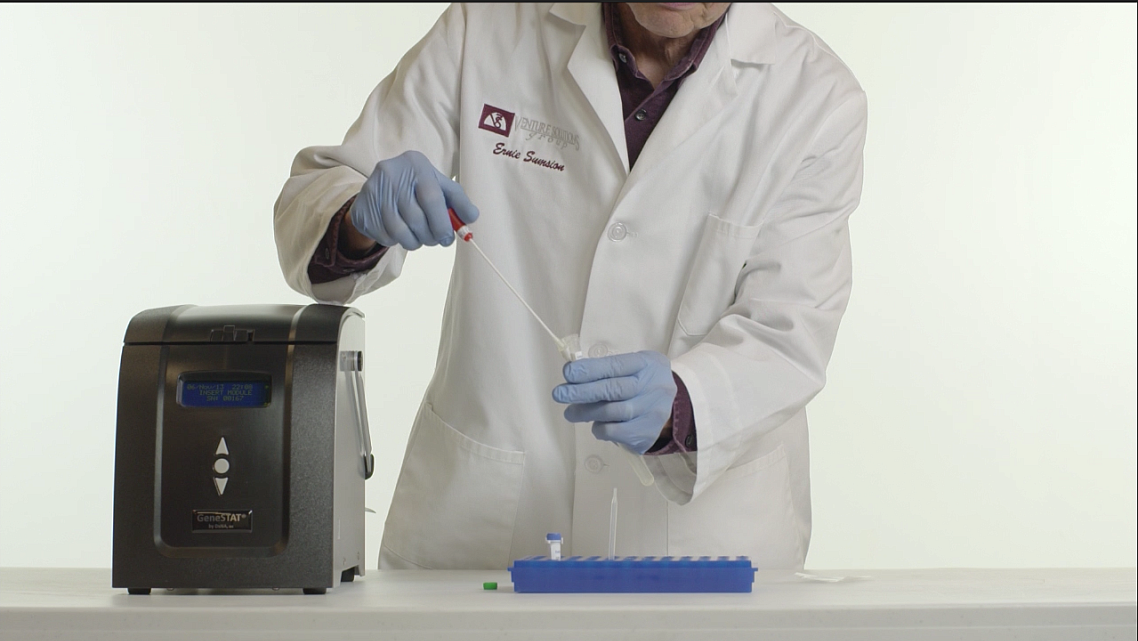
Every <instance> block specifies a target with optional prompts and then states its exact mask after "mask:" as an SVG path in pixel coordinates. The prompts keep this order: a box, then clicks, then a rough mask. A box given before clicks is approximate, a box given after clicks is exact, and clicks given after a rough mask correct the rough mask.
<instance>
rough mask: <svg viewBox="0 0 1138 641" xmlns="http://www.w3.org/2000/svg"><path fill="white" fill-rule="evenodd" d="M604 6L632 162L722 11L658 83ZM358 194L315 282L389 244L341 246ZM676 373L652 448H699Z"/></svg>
mask: <svg viewBox="0 0 1138 641" xmlns="http://www.w3.org/2000/svg"><path fill="white" fill-rule="evenodd" d="M601 7H602V9H601V12H602V14H603V15H604V22H605V35H606V37H607V38H608V43H609V52H610V54H611V55H612V60H613V66H614V68H615V69H616V79H617V86H618V87H619V89H620V101H621V105H622V107H623V112H624V139H625V143H626V144H627V145H628V165H629V167H632V166H633V165H635V164H636V159H637V158H639V157H640V152H641V151H642V150H643V149H644V145H645V143H647V142H648V137H649V136H650V135H652V131H653V130H654V129H655V128H656V125H657V124H658V123H659V122H660V119H661V118H662V117H663V116H664V111H665V110H667V108H668V105H669V104H671V102H672V99H673V98H675V97H676V93H677V92H678V91H679V90H680V84H681V83H683V81H684V79H685V78H687V76H689V75H691V74H692V73H693V72H694V71H695V70H696V69H698V68H699V63H700V62H702V61H703V57H704V56H705V55H706V54H707V50H708V48H709V47H710V46H711V39H712V38H714V37H715V33H716V32H717V31H718V30H719V27H720V25H722V24H723V20H724V17H723V16H721V17H720V18H719V19H718V20H716V21H715V22H714V23H712V24H711V25H709V26H707V27H705V28H704V29H703V30H701V31H700V32H699V34H698V35H697V36H696V38H695V40H693V41H692V44H691V49H689V50H688V53H687V54H686V55H685V56H684V57H683V58H682V59H681V60H680V61H679V62H678V63H676V65H675V66H674V67H672V70H671V71H669V72H668V73H667V74H665V75H664V79H663V80H662V81H661V82H660V84H659V85H657V86H655V87H653V86H652V83H651V81H649V80H648V78H646V77H645V76H644V74H642V73H641V72H640V70H639V68H637V66H636V57H635V56H633V55H632V51H630V50H629V49H628V47H626V46H624V33H623V30H622V27H621V24H620V10H619V8H618V7H617V6H616V3H610V2H605V3H602V4H601ZM725 15H726V14H724V16H725ZM354 200H355V197H352V198H351V199H349V200H348V202H346V203H344V206H343V207H341V208H340V210H339V211H337V212H336V214H335V215H334V216H332V220H331V222H330V223H329V224H328V230H327V231H326V232H324V237H323V238H322V239H321V240H320V244H319V245H318V246H317V247H316V251H315V252H314V253H313V255H312V260H311V261H310V262H309V263H308V277H309V279H310V280H311V281H312V282H313V283H314V284H319V283H327V282H331V281H334V280H336V279H338V278H343V277H344V276H347V275H349V274H353V273H356V272H361V271H366V270H369V269H371V268H372V267H375V265H376V263H378V262H379V259H380V258H382V257H383V254H384V253H385V252H386V251H387V248H386V247H381V246H378V245H377V246H376V247H375V248H374V249H373V250H372V251H371V252H369V253H368V254H366V255H364V256H362V257H350V256H347V255H346V254H344V253H343V252H341V251H340V247H339V237H340V224H341V222H342V221H343V219H344V216H346V215H347V214H348V210H350V209H351V207H352V202H353V201H354ZM672 378H673V379H675V382H676V398H675V400H673V401H672V437H671V439H664V438H661V439H660V440H658V441H656V443H655V444H654V445H653V446H652V447H651V448H650V449H649V450H648V453H649V454H671V453H673V452H693V451H695V450H696V449H697V441H696V432H695V416H694V413H693V411H692V405H691V396H690V395H689V394H688V389H687V386H685V385H684V382H683V381H682V380H680V377H679V376H676V374H675V372H673V373H672Z"/></svg>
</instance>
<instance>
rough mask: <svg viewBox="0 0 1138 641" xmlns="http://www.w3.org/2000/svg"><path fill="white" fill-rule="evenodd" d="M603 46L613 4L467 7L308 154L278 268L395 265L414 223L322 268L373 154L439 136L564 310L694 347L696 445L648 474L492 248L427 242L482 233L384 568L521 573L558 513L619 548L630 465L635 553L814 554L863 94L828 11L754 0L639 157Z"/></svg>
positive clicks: (503, 241)
mask: <svg viewBox="0 0 1138 641" xmlns="http://www.w3.org/2000/svg"><path fill="white" fill-rule="evenodd" d="M606 49H607V45H606V39H605V35H604V27H603V21H602V18H601V10H600V8H599V7H598V6H597V5H596V4H576V5H574V4H570V5H563V4H558V5H548V4H541V5H530V4H523V5H516V6H515V5H455V6H452V7H450V8H449V9H448V10H447V11H446V12H445V13H444V14H443V16H442V17H441V18H440V19H439V21H438V23H437V24H436V25H435V26H434V28H433V29H432V30H431V31H430V33H428V34H427V36H426V37H425V38H423V40H422V41H421V42H419V44H417V45H416V46H415V47H414V48H413V49H412V50H411V51H409V52H408V53H407V54H406V56H404V58H403V60H402V61H401V62H400V63H399V65H398V67H397V68H396V69H395V71H394V72H393V73H392V74H391V75H389V76H388V77H387V78H385V79H384V80H383V81H382V82H381V83H380V85H379V86H378V87H377V88H376V89H375V91H374V92H373V93H372V94H371V96H370V97H369V98H368V101H367V104H366V105H365V106H364V110H363V113H362V114H361V115H360V117H359V119H358V120H357V121H356V122H355V124H354V125H353V126H352V127H351V129H350V130H349V131H348V133H347V136H346V137H345V139H344V142H343V144H342V145H339V146H334V147H313V148H309V149H305V150H303V151H301V152H300V154H299V155H298V156H297V158H296V161H295V163H294V165H293V169H292V177H291V178H289V180H288V182H287V183H286V184H285V186H284V190H283V192H282V193H281V196H280V199H279V201H278V202H277V204H276V210H275V227H276V238H277V246H278V250H279V255H280V262H281V267H282V269H283V270H284V273H285V275H286V277H287V280H288V282H289V284H290V285H291V286H292V287H294V288H295V289H297V290H298V291H300V292H302V293H304V294H307V295H309V296H312V297H313V298H315V299H317V300H320V301H325V302H336V303H348V302H351V301H353V300H355V299H356V298H357V297H359V296H360V295H362V294H365V293H368V292H370V291H372V290H375V289H377V288H379V287H382V286H383V285H385V284H387V283H389V282H391V280H392V279H394V278H395V277H397V276H398V275H399V272H400V270H401V268H402V265H403V261H404V258H405V256H406V253H405V251H404V250H402V249H401V248H398V247H395V248H392V249H390V250H388V252H387V254H386V255H385V256H384V258H383V259H382V260H381V261H380V262H379V264H378V265H377V266H376V267H375V268H374V269H372V270H370V271H368V272H366V273H362V274H357V275H355V276H353V277H347V278H343V279H340V280H338V281H336V282H333V283H327V284H323V285H316V286H313V285H312V284H311V282H310V281H309V280H308V278H307V276H306V266H307V264H308V262H309V259H310V257H311V256H312V254H313V252H314V250H315V248H316V245H317V243H318V241H319V240H320V238H321V237H322V235H323V234H324V231H325V229H326V227H327V225H328V222H329V219H330V218H331V216H332V215H333V214H334V213H335V212H336V211H337V210H338V209H339V208H340V207H341V205H342V204H343V203H344V202H345V201H347V200H348V198H350V197H351V196H352V195H354V194H355V193H357V192H358V191H359V189H360V187H361V185H362V184H363V183H364V180H365V178H366V177H367V176H368V175H369V174H370V173H371V171H372V169H373V167H374V166H375V164H376V163H377V162H378V161H380V160H382V159H385V158H389V157H392V156H396V155H398V154H400V153H402V152H404V151H407V150H410V149H414V150H418V151H421V152H422V153H424V154H425V155H426V156H427V157H428V158H429V159H430V160H431V162H432V163H434V165H435V166H436V167H438V168H439V169H440V171H442V172H444V173H446V174H447V175H453V176H457V179H458V181H459V182H460V183H461V184H462V186H463V187H464V189H465V190H466V192H467V193H468V194H469V195H470V198H471V199H472V200H473V202H474V203H475V204H476V205H478V207H479V208H480V210H481V212H482V216H481V218H479V220H478V222H477V223H475V224H474V225H473V226H472V229H473V231H474V233H475V235H476V236H477V240H478V242H479V244H480V245H481V246H482V247H483V249H484V250H485V251H486V253H487V254H489V255H491V256H492V257H493V258H494V260H495V262H496V264H497V265H498V266H499V268H500V269H501V270H502V271H503V272H504V274H505V275H506V277H507V278H509V279H510V280H511V282H512V283H513V284H514V285H515V286H516V287H517V288H518V289H519V290H520V291H521V293H522V295H523V296H524V297H525V298H526V299H527V300H528V301H530V303H531V304H532V305H533V307H534V308H535V309H536V311H537V312H538V314H540V315H541V316H542V317H543V318H544V319H547V320H548V322H549V323H550V324H551V325H552V329H553V331H554V332H556V333H557V334H559V335H567V334H571V333H579V334H580V336H581V342H582V346H583V349H584V351H585V352H586V353H587V354H588V355H590V356H598V355H603V354H611V353H617V352H632V351H637V350H657V351H660V352H663V353H665V354H667V355H668V356H669V357H670V358H671V359H672V367H673V370H674V371H675V372H676V373H677V374H678V375H679V376H680V378H681V379H682V380H683V381H684V383H685V384H686V385H687V389H688V391H689V393H690V395H691V401H692V408H693V409H694V412H695V421H696V426H697V433H698V453H697V454H695V455H680V454H676V455H667V456H648V457H645V459H646V460H647V462H648V464H649V467H650V469H651V470H652V472H653V474H654V476H655V480H656V483H655V485H654V486H651V487H644V486H642V485H641V484H640V483H639V482H638V480H637V478H636V476H635V475H634V473H633V471H632V469H631V467H630V466H629V465H628V464H627V462H626V461H625V460H624V459H623V458H622V456H621V455H620V452H618V451H617V450H616V448H615V446H614V445H613V444H611V443H606V442H602V441H598V440H596V439H595V438H594V437H593V436H592V434H591V432H590V430H589V426H588V425H573V424H570V423H568V422H566V421H565V420H564V418H563V417H562V411H563V409H564V406H562V405H559V404H557V403H555V402H554V401H553V400H552V399H551V396H550V393H551V390H552V389H553V387H554V386H555V385H557V384H558V383H560V382H562V381H563V379H562V377H561V366H562V364H563V362H562V360H561V358H560V356H559V354H558V352H557V349H556V348H555V347H554V345H553V344H552V342H551V341H550V339H549V337H548V336H547V335H546V334H544V332H543V331H542V329H541V328H540V326H539V325H538V324H537V323H536V322H534V320H533V319H532V318H531V317H530V316H529V315H528V314H527V312H526V311H525V309H524V308H523V307H522V306H521V305H520V304H519V303H518V302H517V300H515V299H514V298H513V297H512V295H511V294H510V292H509V291H508V290H507V289H506V287H505V286H504V285H503V284H502V283H501V282H500V281H499V280H498V279H497V278H496V277H495V276H494V274H493V273H492V272H491V270H490V269H489V267H487V265H486V264H485V263H484V262H483V261H482V259H481V258H480V257H478V256H477V255H476V253H475V252H474V250H473V248H471V247H469V246H464V245H462V244H461V243H459V244H458V245H457V247H456V248H454V249H450V250H444V249H437V248H428V249H424V250H423V251H456V252H457V255H456V258H455V266H454V271H453V274H452V277H451V282H450V289H449V292H448V294H447V300H446V308H445V312H444V317H443V325H442V337H441V345H440V348H439V355H438V361H437V365H436V370H435V374H434V378H433V379H432V381H431V383H430V386H429V388H428V389H427V392H426V394H425V397H424V399H423V403H422V406H421V409H420V411H419V415H418V417H417V419H416V421H415V424H414V427H413V429H412V432H411V437H410V440H409V443H408V446H407V451H406V455H405V458H404V462H403V469H402V472H401V473H400V476H399V481H398V485H397V487H396V490H395V495H394V499H393V501H392V505H391V509H390V512H389V514H388V518H387V523H386V527H385V530H384V536H383V544H382V549H381V551H380V558H381V567H422V568H487V569H489V568H498V569H501V568H505V567H506V566H507V564H508V563H509V561H510V560H511V559H514V558H519V557H521V556H525V555H530V554H542V553H546V552H547V548H546V543H545V535H546V533H547V532H561V533H563V534H564V535H565V553H566V554H579V555H593V554H604V553H605V550H606V548H607V535H608V525H609V523H608V515H609V509H608V508H609V503H610V500H611V497H612V489H613V487H614V486H616V487H618V488H619V491H620V519H619V533H618V539H617V540H618V543H617V552H618V554H622V555H666V554H670V555H689V554H691V555H720V554H722V555H749V556H750V557H752V559H754V561H755V563H756V565H757V566H759V567H801V565H802V563H803V560H804V559H805V556H806V549H807V545H808V543H809V538H810V496H809V469H808V450H807V432H806V413H805V409H804V408H805V405H806V403H807V402H808V401H810V399H811V398H813V397H814V395H815V394H817V393H818V392H819V390H821V389H822V386H823V384H824V382H825V368H826V364H827V362H828V360H829V358H830V353H831V351H832V349H833V345H834V339H835V334H836V332H837V329H838V322H839V320H840V318H841V316H842V313H843V312H844V310H845V307H846V302H847V300H848V296H849V292H850V283H851V270H850V248H849V234H848V227H847V218H848V217H849V215H850V213H851V212H853V210H854V208H855V207H856V206H857V203H858V199H859V196H860V192H861V182H862V147H863V142H864V135H865V123H866V102H865V95H864V93H863V92H862V90H861V88H860V87H859V86H858V84H857V81H856V80H855V79H854V77H853V75H852V73H851V72H850V71H849V69H848V68H846V66H845V65H844V64H843V63H842V62H841V61H840V60H839V59H838V58H837V56H836V55H834V53H833V52H832V51H830V50H829V49H828V48H827V47H826V45H825V44H824V43H822V42H821V41H820V40H819V39H818V38H817V37H816V36H815V35H814V34H812V33H811V32H809V31H807V30H806V29H804V28H802V27H801V26H799V25H797V24H795V23H793V22H792V21H790V20H789V19H788V18H786V17H785V16H784V15H783V14H781V13H780V12H779V11H777V10H776V9H775V8H773V7H771V6H769V5H750V4H737V5H736V6H734V7H733V8H732V9H731V10H730V11H729V13H728V16H727V19H726V22H725V24H724V26H723V27H722V28H721V29H720V30H719V32H718V33H717V34H716V36H715V38H714V40H713V41H712V44H711V47H710V50H709V51H708V52H707V55H706V57H705V58H704V59H703V62H702V64H701V65H700V66H699V68H698V70H697V71H696V72H695V73H693V74H692V75H691V76H689V77H688V78H687V79H686V80H685V81H684V83H683V85H682V86H681V88H680V90H679V92H678V94H677V96H676V97H675V99H674V101H673V102H672V103H671V105H670V106H669V107H668V110H667V111H666V113H665V115H664V117H663V119H662V120H661V121H660V123H659V124H658V126H657V127H656V129H655V131H654V132H653V133H652V136H651V138H650V139H649V140H648V142H647V144H646V145H645V147H644V150H643V152H642V154H641V155H640V157H639V159H638V161H637V162H636V164H635V166H634V167H633V168H632V170H631V171H629V168H628V156H627V147H626V144H625V138H624V125H623V121H622V115H621V99H620V94H619V92H618V89H617V83H616V77H615V73H614V70H613V64H612V62H611V59H610V57H609V54H608V52H607V50H606ZM492 111H497V112H499V114H501V115H500V116H499V117H498V120H497V122H498V123H499V127H500V129H499V130H494V124H493V123H494V122H495V117H494V116H493V115H491V114H490V112H492ZM507 112H508V113H507ZM511 119H512V120H511ZM483 123H486V128H483V127H480V126H479V125H480V124H483ZM507 126H508V127H509V135H508V136H507V135H503V134H504V131H503V130H504V129H505V127H507ZM503 150H506V151H515V152H517V155H518V157H513V156H511V155H509V154H506V153H497V154H496V153H495V151H499V152H502V151H503ZM534 158H537V159H541V160H545V161H548V162H546V163H537V162H531V160H533V159H534ZM558 166H560V167H561V168H560V169H559V168H558ZM392 340H397V338H392ZM384 366H385V367H398V363H388V364H385V365H384Z"/></svg>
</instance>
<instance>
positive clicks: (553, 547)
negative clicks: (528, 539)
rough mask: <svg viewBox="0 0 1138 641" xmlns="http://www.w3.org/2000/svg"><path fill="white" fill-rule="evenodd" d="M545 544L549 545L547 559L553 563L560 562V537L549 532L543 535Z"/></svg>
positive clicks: (555, 533)
mask: <svg viewBox="0 0 1138 641" xmlns="http://www.w3.org/2000/svg"><path fill="white" fill-rule="evenodd" d="M545 542H546V543H548V544H549V558H551V559H553V560H554V561H560V560H561V535H560V534H558V533H557V532H550V533H549V534H546V535H545Z"/></svg>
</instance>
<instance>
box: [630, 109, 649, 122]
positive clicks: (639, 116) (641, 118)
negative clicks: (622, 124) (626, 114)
mask: <svg viewBox="0 0 1138 641" xmlns="http://www.w3.org/2000/svg"><path fill="white" fill-rule="evenodd" d="M647 117H648V112H647V111H644V110H643V109H641V110H640V111H638V112H636V115H635V116H633V118H636V119H637V120H639V121H641V122H643V121H644V119H645V118H647Z"/></svg>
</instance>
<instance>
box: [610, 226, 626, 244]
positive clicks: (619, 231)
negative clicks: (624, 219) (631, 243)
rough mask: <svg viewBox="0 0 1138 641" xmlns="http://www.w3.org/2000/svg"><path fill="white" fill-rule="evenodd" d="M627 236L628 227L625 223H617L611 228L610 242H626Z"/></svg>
mask: <svg viewBox="0 0 1138 641" xmlns="http://www.w3.org/2000/svg"><path fill="white" fill-rule="evenodd" d="M627 235H628V227H626V226H625V225H624V223H615V224H614V225H613V226H612V227H609V240H615V241H617V242H620V241H622V240H624V237H625V236H627Z"/></svg>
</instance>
